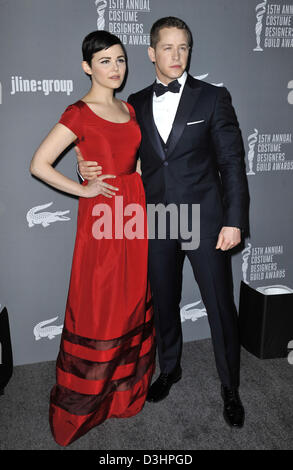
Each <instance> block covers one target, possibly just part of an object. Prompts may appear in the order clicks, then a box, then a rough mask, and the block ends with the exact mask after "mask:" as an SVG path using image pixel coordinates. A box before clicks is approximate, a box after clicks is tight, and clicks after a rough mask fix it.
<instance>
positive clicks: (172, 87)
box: [154, 80, 181, 96]
mask: <svg viewBox="0 0 293 470" xmlns="http://www.w3.org/2000/svg"><path fill="white" fill-rule="evenodd" d="M180 88H181V84H180V83H179V82H178V80H173V82H171V83H169V85H168V86H165V85H163V84H162V83H158V82H155V83H154V92H155V93H156V96H161V95H163V94H164V93H167V91H171V93H179V91H180Z"/></svg>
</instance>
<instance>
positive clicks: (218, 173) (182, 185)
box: [128, 75, 249, 238]
mask: <svg viewBox="0 0 293 470" xmlns="http://www.w3.org/2000/svg"><path fill="white" fill-rule="evenodd" d="M128 102H129V103H130V104H131V105H132V106H133V107H134V109H135V112H136V118H137V121H138V123H139V125H140V128H141V133H142V141H141V146H140V149H139V154H138V157H139V158H140V160H141V169H142V180H143V184H144V188H145V192H146V202H147V203H148V204H158V203H163V204H165V205H166V204H169V203H174V204H176V205H179V204H188V205H189V206H190V205H191V204H200V234H201V238H207V237H213V236H217V235H218V234H219V231H220V229H221V228H222V226H233V227H239V228H241V230H242V231H246V230H248V205H249V195H248V185H247V177H246V171H245V161H244V147H243V141H242V137H241V132H240V129H239V124H238V121H237V117H236V114H235V111H234V108H233V106H232V103H231V97H230V94H229V92H228V91H227V89H226V88H225V87H216V86H213V85H210V84H208V83H205V82H203V81H200V80H196V79H194V78H193V77H192V76H191V75H188V77H187V80H186V83H185V86H184V89H183V93H182V96H181V99H180V103H179V106H178V110H177V114H176V116H175V120H174V123H173V127H172V131H171V133H170V136H169V139H168V141H167V143H166V145H165V144H164V142H163V141H162V139H161V138H160V136H159V133H158V131H157V128H156V125H155V122H154V118H153V110H152V102H153V84H152V85H151V86H149V87H147V88H145V89H143V90H141V91H139V92H137V93H134V94H132V95H130V96H129V98H128Z"/></svg>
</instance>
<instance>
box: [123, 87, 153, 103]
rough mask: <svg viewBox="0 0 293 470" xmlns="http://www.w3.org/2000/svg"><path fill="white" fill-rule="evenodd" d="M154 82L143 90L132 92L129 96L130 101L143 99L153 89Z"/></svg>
mask: <svg viewBox="0 0 293 470" xmlns="http://www.w3.org/2000/svg"><path fill="white" fill-rule="evenodd" d="M152 88H153V84H151V85H149V86H147V87H145V88H143V89H142V90H139V91H136V92H135V93H132V94H131V95H129V97H128V101H129V102H131V101H135V102H138V101H140V100H143V99H144V98H145V97H146V96H147V95H149V93H150V92H151V91H152Z"/></svg>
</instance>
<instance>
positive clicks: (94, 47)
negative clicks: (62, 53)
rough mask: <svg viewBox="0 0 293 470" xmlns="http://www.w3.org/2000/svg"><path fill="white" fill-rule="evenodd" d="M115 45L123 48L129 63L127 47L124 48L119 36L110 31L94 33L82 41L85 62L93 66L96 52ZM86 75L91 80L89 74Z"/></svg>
mask: <svg viewBox="0 0 293 470" xmlns="http://www.w3.org/2000/svg"><path fill="white" fill-rule="evenodd" d="M115 44H119V46H121V47H122V49H123V53H124V55H125V59H126V62H127V53H126V50H125V47H124V46H123V44H122V42H121V40H120V39H119V38H118V36H115V35H114V34H111V33H109V32H108V31H99V30H96V31H92V32H91V33H89V34H88V35H87V36H86V37H85V38H84V40H83V41H82V58H83V60H84V61H85V62H87V63H88V64H89V65H91V62H92V58H93V55H94V54H95V53H96V52H99V51H102V50H104V49H109V47H112V46H115ZM86 75H88V76H89V77H90V78H91V76H90V75H89V74H86Z"/></svg>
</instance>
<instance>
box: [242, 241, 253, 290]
mask: <svg viewBox="0 0 293 470" xmlns="http://www.w3.org/2000/svg"><path fill="white" fill-rule="evenodd" d="M250 254H251V243H248V246H247V247H246V248H244V250H242V259H243V263H242V275H243V281H244V282H245V284H249V282H248V281H247V268H248V261H247V259H248V258H249V256H250Z"/></svg>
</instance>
